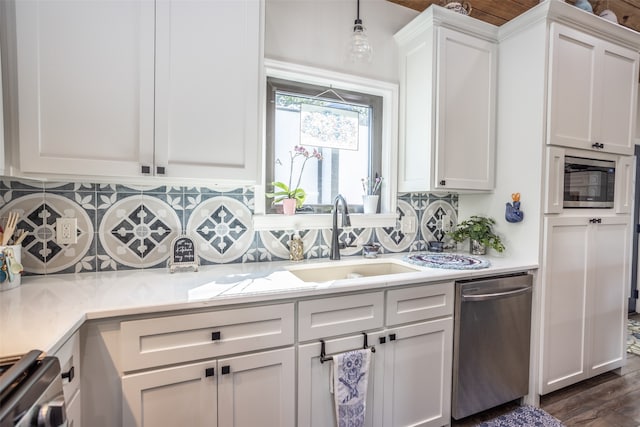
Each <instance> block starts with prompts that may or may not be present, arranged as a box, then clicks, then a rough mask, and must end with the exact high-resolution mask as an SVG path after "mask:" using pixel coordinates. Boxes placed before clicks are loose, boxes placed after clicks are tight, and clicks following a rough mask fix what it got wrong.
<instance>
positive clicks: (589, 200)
mask: <svg viewBox="0 0 640 427" xmlns="http://www.w3.org/2000/svg"><path fill="white" fill-rule="evenodd" d="M615 179H616V162H615V161H612V160H600V159H588V158H583V157H574V156H565V157H564V201H563V206H564V207H565V208H613V196H614V191H615Z"/></svg>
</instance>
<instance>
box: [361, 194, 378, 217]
mask: <svg viewBox="0 0 640 427" xmlns="http://www.w3.org/2000/svg"><path fill="white" fill-rule="evenodd" d="M362 208H363V211H364V213H366V214H374V213H376V212H377V211H378V195H377V194H376V195H367V196H362Z"/></svg>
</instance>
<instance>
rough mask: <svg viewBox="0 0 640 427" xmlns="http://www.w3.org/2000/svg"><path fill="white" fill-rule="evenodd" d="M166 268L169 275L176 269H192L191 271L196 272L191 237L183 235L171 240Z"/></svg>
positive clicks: (194, 246) (195, 258)
mask: <svg viewBox="0 0 640 427" xmlns="http://www.w3.org/2000/svg"><path fill="white" fill-rule="evenodd" d="M168 266H169V271H170V272H171V273H173V272H174V271H175V270H176V269H178V268H193V271H198V257H197V256H196V245H195V243H194V241H193V239H192V238H191V237H189V236H186V235H184V234H183V235H180V236H178V237H176V238H175V239H173V242H171V257H170V258H169V262H168Z"/></svg>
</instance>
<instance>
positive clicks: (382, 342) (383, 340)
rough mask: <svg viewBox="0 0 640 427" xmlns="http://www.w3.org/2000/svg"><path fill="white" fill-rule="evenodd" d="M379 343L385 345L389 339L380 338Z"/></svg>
mask: <svg viewBox="0 0 640 427" xmlns="http://www.w3.org/2000/svg"><path fill="white" fill-rule="evenodd" d="M378 341H380V344H384V343H386V342H387V337H380V338H378Z"/></svg>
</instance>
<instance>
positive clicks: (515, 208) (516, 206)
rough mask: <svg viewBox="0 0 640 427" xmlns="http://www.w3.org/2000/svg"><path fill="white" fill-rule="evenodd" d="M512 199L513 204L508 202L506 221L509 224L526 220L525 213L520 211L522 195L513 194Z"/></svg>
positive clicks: (505, 214) (505, 213)
mask: <svg viewBox="0 0 640 427" xmlns="http://www.w3.org/2000/svg"><path fill="white" fill-rule="evenodd" d="M511 199H512V200H513V204H511V203H509V202H507V207H506V210H505V212H504V219H506V220H507V222H520V221H522V219H523V218H524V212H522V211H521V210H520V193H512V194H511Z"/></svg>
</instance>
